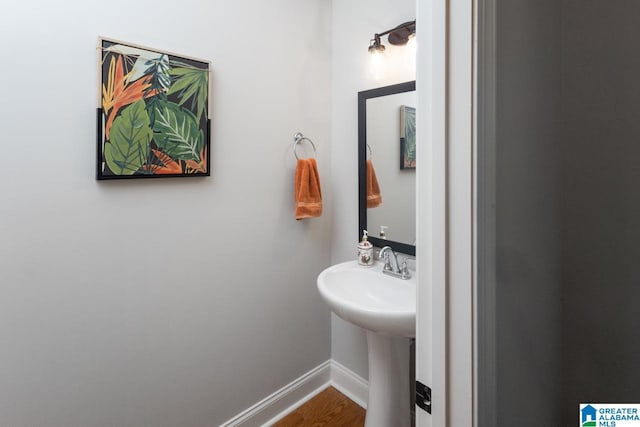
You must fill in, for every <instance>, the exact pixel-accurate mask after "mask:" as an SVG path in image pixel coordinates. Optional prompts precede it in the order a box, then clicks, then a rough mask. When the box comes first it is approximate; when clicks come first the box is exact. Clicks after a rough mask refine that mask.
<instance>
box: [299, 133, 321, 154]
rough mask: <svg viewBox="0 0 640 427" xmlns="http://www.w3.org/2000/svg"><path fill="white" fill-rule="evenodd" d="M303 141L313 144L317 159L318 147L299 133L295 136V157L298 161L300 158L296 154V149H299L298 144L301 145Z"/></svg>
mask: <svg viewBox="0 0 640 427" xmlns="http://www.w3.org/2000/svg"><path fill="white" fill-rule="evenodd" d="M303 141H308V142H309V144H311V146H312V147H313V158H314V159H315V158H316V157H317V156H318V152H317V151H316V145H315V144H314V143H313V141H312V140H310V139H309V138H307V137H306V136H304V135H303V134H302V133H301V132H297V133H296V134H295V135H293V155H294V156H296V160H300V157H298V153H297V152H296V149H297V148H298V144H300V143H301V142H303Z"/></svg>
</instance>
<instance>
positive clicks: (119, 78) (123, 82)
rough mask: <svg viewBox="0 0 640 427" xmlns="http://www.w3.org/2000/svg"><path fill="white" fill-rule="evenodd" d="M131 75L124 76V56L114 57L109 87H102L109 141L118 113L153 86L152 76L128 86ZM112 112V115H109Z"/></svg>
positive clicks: (111, 64) (110, 70)
mask: <svg viewBox="0 0 640 427" xmlns="http://www.w3.org/2000/svg"><path fill="white" fill-rule="evenodd" d="M128 77H129V74H124V65H123V64H122V55H118V60H117V61H115V60H114V59H113V57H112V58H111V62H110V63H109V77H108V80H107V86H106V87H105V86H104V85H102V108H103V109H104V114H105V115H106V114H108V115H109V119H108V120H107V124H106V125H105V128H104V131H105V135H106V137H107V139H109V131H110V130H111V125H112V124H113V120H114V119H115V117H116V114H118V111H119V110H120V109H121V108H122V107H124V106H126V105H129V104H131V103H133V102H135V101H137V100H139V99H142V98H143V97H144V92H145V90H146V89H148V88H149V86H151V83H150V82H149V80H150V79H151V77H150V76H146V77H144V78H141V79H138V80H136V81H135V82H134V83H132V84H130V85H127V79H128ZM153 95H155V92H153V91H152V93H149V94H147V97H149V96H153ZM109 110H111V113H109Z"/></svg>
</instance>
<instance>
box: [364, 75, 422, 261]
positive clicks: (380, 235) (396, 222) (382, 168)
mask: <svg viewBox="0 0 640 427" xmlns="http://www.w3.org/2000/svg"><path fill="white" fill-rule="evenodd" d="M415 90H416V82H415V81H411V82H406V83H400V84H396V85H391V86H384V87H380V88H375V89H370V90H366V91H362V92H358V199H359V202H358V206H359V230H358V231H359V234H358V240H360V238H361V237H362V232H363V230H367V231H368V232H369V241H370V242H371V243H372V244H373V245H374V246H378V247H383V246H391V248H393V250H394V251H396V252H401V253H404V254H408V255H413V256H415V254H416V247H415V238H416V237H415V236H416V200H415V194H416V191H415V188H416V187H415V185H416V169H415V167H416V164H415V106H416V99H417V98H416V92H415ZM367 160H371V165H372V166H373V170H374V174H373V175H374V176H375V177H376V178H377V179H376V180H377V184H378V188H379V192H378V191H375V190H376V188H375V183H374V185H373V190H372V189H371V188H372V185H371V183H370V184H369V190H368V189H367V188H368V186H367ZM378 194H379V195H380V198H381V203H380V204H379V205H378V206H376V205H377V201H378V200H377V195H378ZM368 195H369V203H370V207H367V196H368ZM374 206H375V207H374Z"/></svg>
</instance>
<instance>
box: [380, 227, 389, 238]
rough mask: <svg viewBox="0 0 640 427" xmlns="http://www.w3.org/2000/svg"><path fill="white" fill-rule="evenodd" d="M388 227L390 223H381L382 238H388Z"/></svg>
mask: <svg viewBox="0 0 640 427" xmlns="http://www.w3.org/2000/svg"><path fill="white" fill-rule="evenodd" d="M387 228H389V226H388V225H381V226H380V238H381V239H385V240H386V239H387Z"/></svg>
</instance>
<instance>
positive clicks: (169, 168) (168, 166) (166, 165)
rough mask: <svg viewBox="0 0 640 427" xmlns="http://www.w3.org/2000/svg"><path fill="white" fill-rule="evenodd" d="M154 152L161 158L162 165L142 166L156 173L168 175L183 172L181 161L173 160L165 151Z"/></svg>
mask: <svg viewBox="0 0 640 427" xmlns="http://www.w3.org/2000/svg"><path fill="white" fill-rule="evenodd" d="M152 151H153V154H154V155H155V156H156V157H157V158H158V160H160V162H161V163H162V165H145V166H143V167H142V168H143V169H144V170H146V171H151V172H152V173H153V174H156V175H166V174H173V173H175V174H181V173H182V167H181V166H180V163H179V162H177V161H175V160H173V159H172V158H171V157H169V156H168V155H167V154H165V153H163V152H162V151H159V150H153V149H152Z"/></svg>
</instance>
